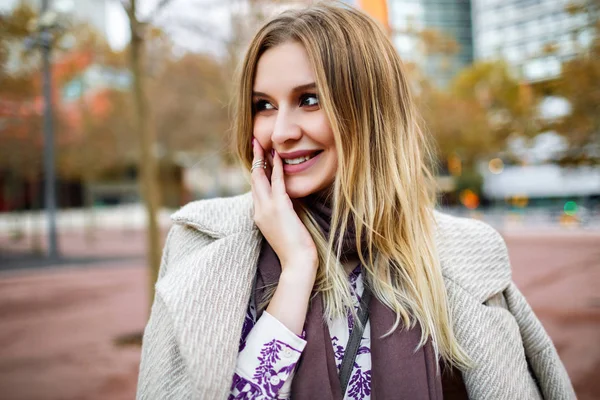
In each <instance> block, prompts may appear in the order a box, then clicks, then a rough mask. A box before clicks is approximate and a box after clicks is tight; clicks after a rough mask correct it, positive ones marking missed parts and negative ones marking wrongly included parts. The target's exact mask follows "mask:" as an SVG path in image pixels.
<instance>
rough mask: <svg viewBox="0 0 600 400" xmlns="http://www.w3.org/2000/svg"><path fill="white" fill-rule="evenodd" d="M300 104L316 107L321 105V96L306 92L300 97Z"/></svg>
mask: <svg viewBox="0 0 600 400" xmlns="http://www.w3.org/2000/svg"><path fill="white" fill-rule="evenodd" d="M300 105H301V106H305V107H316V106H318V105H319V98H318V97H317V95H316V94H305V95H303V96H302V97H301V98H300Z"/></svg>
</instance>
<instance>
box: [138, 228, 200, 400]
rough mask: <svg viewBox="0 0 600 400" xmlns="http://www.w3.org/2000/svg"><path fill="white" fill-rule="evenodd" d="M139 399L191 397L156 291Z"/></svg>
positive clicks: (145, 340)
mask: <svg viewBox="0 0 600 400" xmlns="http://www.w3.org/2000/svg"><path fill="white" fill-rule="evenodd" d="M175 229H176V228H172V229H171V231H170V232H169V235H168V237H167V240H166V244H165V248H164V250H163V256H162V260H161V265H160V271H159V275H158V276H159V279H160V278H161V277H163V276H164V275H165V274H166V272H167V269H168V256H169V255H168V251H169V239H170V238H171V236H172V235H173V232H174V230H175ZM136 398H137V399H138V400H142V399H143V400H169V399H173V400H175V399H177V400H185V399H191V398H192V390H191V383H190V381H189V377H188V374H187V373H186V367H185V364H184V361H183V358H182V357H181V354H180V352H179V345H178V343H177V341H176V339H175V332H174V330H173V323H172V321H171V317H170V314H169V313H168V311H167V308H166V305H165V304H164V302H163V300H162V299H161V298H160V296H159V294H158V293H156V294H155V297H154V303H153V304H152V310H151V312H150V318H149V320H148V324H147V325H146V329H145V330H144V338H143V341H142V354H141V361H140V371H139V377H138V387H137V396H136Z"/></svg>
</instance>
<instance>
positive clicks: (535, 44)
mask: <svg viewBox="0 0 600 400" xmlns="http://www.w3.org/2000/svg"><path fill="white" fill-rule="evenodd" d="M309 3H310V2H309V1H301V0H294V1H293V0H270V1H269V0H219V1H217V0H137V1H136V0H121V1H119V0H76V1H75V0H27V1H25V0H20V1H19V0H0V393H1V394H0V397H1V398H2V399H7V400H13V399H14V400H16V399H23V400H37V399H106V398H110V399H133V398H134V397H135V388H136V383H137V369H138V363H139V353H140V337H141V333H142V330H143V328H144V326H145V323H146V320H147V316H148V313H149V307H150V302H151V300H152V287H153V285H154V281H155V279H156V273H157V269H158V265H159V261H160V254H161V249H162V246H163V240H164V236H165V233H166V231H167V230H168V228H169V226H170V220H169V215H170V214H171V213H172V212H173V211H175V210H176V209H177V208H178V207H180V206H181V205H183V204H185V203H187V202H189V201H192V200H196V199H203V198H210V197H217V196H229V195H235V194H238V193H243V192H245V191H247V190H248V189H249V185H248V181H247V179H246V175H245V172H244V171H242V170H241V169H240V168H239V166H238V165H237V164H236V161H235V159H234V157H233V155H232V152H231V147H230V132H229V129H230V122H231V119H230V117H229V115H230V114H229V109H228V107H229V102H230V98H231V96H230V95H231V92H232V90H233V85H232V84H233V76H234V72H235V69H236V66H237V65H238V63H239V61H240V59H241V57H242V56H243V50H244V47H245V46H246V44H247V43H248V41H249V39H250V38H251V36H252V34H253V32H254V31H255V30H256V28H257V27H258V26H259V25H260V24H261V22H263V21H264V20H265V19H266V18H268V17H269V16H271V15H273V14H274V13H277V12H280V11H281V10H283V9H286V8H293V7H303V6H305V5H306V4H309ZM348 3H350V4H353V5H354V6H356V7H359V8H361V9H363V10H364V11H366V12H367V13H369V14H370V15H372V16H373V17H374V18H376V19H377V20H378V21H379V22H380V23H381V25H382V26H383V27H384V28H385V29H386V30H387V31H388V33H389V35H390V38H391V39H392V40H393V42H394V44H395V46H396V48H397V50H398V52H399V54H400V55H401V56H402V58H403V60H404V62H405V64H406V66H407V69H408V71H409V74H410V79H411V81H412V83H413V89H414V91H415V93H416V96H417V101H418V102H419V105H420V109H421V112H422V114H423V117H424V119H425V121H426V123H427V126H428V128H429V130H430V131H431V134H432V135H433V136H434V138H435V140H436V142H437V160H438V167H439V171H438V183H439V200H440V201H439V207H440V208H442V209H444V210H445V211H446V212H450V213H452V214H455V215H460V216H467V217H471V218H478V219H482V220H484V221H486V222H488V223H490V224H491V225H493V226H494V227H495V228H496V229H498V230H499V231H500V232H501V233H502V235H503V236H504V238H505V240H506V242H507V244H508V247H509V252H510V257H511V261H512V265H513V276H514V280H515V281H516V283H517V285H518V286H519V288H520V289H521V290H522V291H523V293H524V294H525V296H526V297H527V299H528V301H529V302H530V303H531V305H532V307H533V308H534V310H535V312H536V314H537V315H538V316H539V318H540V319H541V321H542V323H543V324H544V327H545V328H546V330H547V331H548V333H549V334H550V335H551V337H552V339H553V341H554V343H555V345H556V346H557V348H558V351H559V354H560V356H561V358H562V360H563V362H564V363H565V365H566V367H567V370H568V372H569V375H570V377H571V379H572V381H573V384H574V386H575V389H576V391H577V394H578V397H579V398H580V399H598V398H600V383H599V382H598V379H597V376H598V373H599V372H600V340H599V339H598V338H600V292H599V287H600V57H599V55H600V40H599V38H600V36H599V33H600V25H599V18H598V17H599V16H600V1H599V0H572V1H571V0H471V1H468V0H439V1H433V0H431V1H430V0H387V1H385V0H357V1H349V2H348Z"/></svg>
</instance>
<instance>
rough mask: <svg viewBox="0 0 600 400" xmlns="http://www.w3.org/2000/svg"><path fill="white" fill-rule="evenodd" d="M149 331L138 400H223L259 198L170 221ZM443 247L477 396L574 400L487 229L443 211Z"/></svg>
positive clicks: (193, 209) (211, 204)
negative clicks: (256, 200)
mask: <svg viewBox="0 0 600 400" xmlns="http://www.w3.org/2000/svg"><path fill="white" fill-rule="evenodd" d="M172 218H173V221H174V223H175V224H174V225H173V227H172V228H171V231H170V232H169V235H168V237H167V242H166V245H165V249H164V252H163V257H162V265H161V269H160V273H159V278H158V281H157V284H156V296H155V299H154V304H153V306H152V311H151V315H150V319H149V321H148V325H147V326H146V330H145V333H144V339H143V347H142V358H141V364H140V373H139V382H138V389H137V398H138V399H156V400H168V399H178V400H179V399H181V400H183V399H210V400H213V399H226V398H227V396H228V393H229V389H230V386H231V379H232V376H233V373H234V368H235V365H236V359H237V354H238V346H239V339H240V335H241V332H242V324H243V321H244V316H245V313H246V308H247V306H248V300H249V298H250V294H251V289H252V282H253V279H254V275H255V273H256V265H257V260H258V255H259V252H260V248H261V242H262V240H263V238H262V235H261V234H260V231H259V230H258V228H257V227H256V226H255V224H254V222H253V219H252V197H251V196H250V194H245V195H241V196H237V197H232V198H226V199H212V200H203V201H197V202H193V203H190V204H188V205H186V206H184V207H183V208H182V209H181V210H179V211H178V212H177V213H175V214H174V215H173V216H172ZM436 220H437V230H436V247H437V251H438V254H439V258H440V261H441V266H442V274H443V277H444V282H445V285H446V291H447V293H448V306H449V311H450V316H451V319H452V321H453V326H454V332H455V335H456V339H457V341H458V343H459V344H460V345H461V346H462V348H463V349H464V350H465V351H466V352H467V354H468V355H469V356H470V357H471V359H472V360H473V362H474V364H475V366H474V367H473V368H471V369H469V370H466V371H463V379H464V382H465V385H466V388H467V392H468V394H469V398H470V399H474V400H494V399H574V398H575V393H574V391H573V388H572V386H571V383H570V381H569V377H568V376H567V373H566V371H565V369H564V367H563V365H562V363H561V361H560V359H559V357H558V354H557V352H556V349H555V348H554V345H553V344H552V341H551V340H550V338H549V337H548V335H547V334H546V332H545V331H544V329H543V327H542V325H541V324H540V322H539V321H538V319H537V318H536V317H535V315H534V314H533V312H532V310H531V308H530V307H529V305H528V304H527V302H526V301H525V298H524V297H523V295H522V294H521V293H520V292H519V290H518V289H517V288H516V286H515V285H514V283H513V282H512V279H511V271H510V264H509V260H508V253H507V249H506V245H505V244H504V241H503V240H502V238H501V236H500V235H499V234H498V233H497V232H496V231H495V230H494V229H492V228H491V227H489V226H488V225H486V224H484V223H482V222H479V221H475V220H469V219H462V218H455V217H451V216H448V215H445V214H442V213H437V212H436Z"/></svg>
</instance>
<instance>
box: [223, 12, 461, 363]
mask: <svg viewBox="0 0 600 400" xmlns="http://www.w3.org/2000/svg"><path fill="white" fill-rule="evenodd" d="M286 42H298V43H300V44H302V45H303V46H304V48H305V49H306V51H307V53H308V56H309V59H310V62H311V65H312V67H313V69H314V72H315V75H316V84H317V87H318V92H319V101H320V105H321V107H322V108H323V110H324V111H325V113H326V115H327V117H328V119H329V123H330V125H331V128H332V131H333V134H334V138H335V143H336V148H337V149H336V150H337V155H338V160H339V161H338V169H337V173H336V177H335V181H334V184H333V188H332V206H333V218H332V222H331V235H330V237H328V238H324V237H322V234H321V231H320V230H319V228H318V226H317V224H316V222H315V221H314V220H313V219H312V217H311V215H310V213H309V212H308V210H306V209H304V208H301V209H300V210H299V216H300V218H301V220H302V221H303V222H304V224H305V225H306V227H307V228H308V230H309V232H310V234H311V235H312V237H313V239H314V241H315V244H316V246H317V250H318V254H319V268H318V272H317V280H316V285H315V287H316V290H317V291H320V292H321V293H322V295H323V299H324V304H325V311H324V312H325V317H327V318H335V317H339V316H341V315H347V314H346V313H347V312H348V311H349V310H351V312H352V311H353V310H354V307H352V304H353V303H352V294H351V291H350V287H349V284H348V277H347V274H346V272H345V270H344V268H343V267H342V265H341V263H340V262H339V254H340V250H341V246H340V245H341V243H340V241H338V240H336V238H338V237H341V236H342V235H339V233H340V232H344V231H345V230H346V228H347V227H348V224H349V223H354V224H355V230H356V237H357V243H356V245H357V249H358V252H359V254H364V256H362V255H361V256H360V257H361V261H362V263H363V266H364V268H365V282H366V284H368V285H369V287H370V288H371V289H372V291H373V294H374V295H375V296H376V297H377V298H378V299H379V301H381V302H382V303H383V304H385V305H386V306H388V307H389V308H390V309H391V310H393V311H394V312H395V314H396V321H395V323H394V325H393V326H391V327H390V331H389V332H388V334H389V333H391V332H393V331H394V330H395V329H397V328H398V326H399V324H400V322H402V323H403V325H404V326H410V327H412V326H414V324H415V323H416V322H418V323H419V324H420V326H421V329H422V337H421V343H420V345H421V346H422V345H423V344H424V343H425V342H426V341H427V340H428V339H429V338H431V340H432V344H433V347H434V349H435V351H436V353H437V354H438V356H440V357H442V358H443V359H444V360H445V361H446V362H448V363H450V364H452V365H454V366H457V367H459V368H467V367H468V366H470V360H469V357H468V356H467V355H466V354H465V352H464V351H463V350H462V349H461V347H460V346H459V345H458V343H457V342H456V338H455V336H454V332H453V329H452V322H451V320H450V315H449V312H448V309H447V295H446V290H445V287H444V281H443V278H442V272H441V267H440V262H439V259H438V257H437V252H436V248H435V243H434V228H435V226H434V225H435V220H434V216H433V209H434V203H435V184H434V182H435V181H434V177H433V175H432V173H431V169H430V167H429V166H428V165H431V160H432V159H433V158H432V152H431V148H430V145H429V142H430V138H429V137H428V135H427V134H426V132H425V131H424V128H423V127H422V122H421V119H420V117H419V114H418V112H417V109H416V107H415V102H414V100H413V95H412V94H411V90H410V85H409V83H408V81H407V78H406V72H405V67H404V65H403V63H402V61H401V59H400V57H399V56H398V54H397V53H396V50H395V49H394V47H393V45H392V43H391V41H390V40H389V38H388V37H387V35H386V33H385V32H384V31H383V29H382V28H381V27H380V26H379V25H378V24H377V23H376V22H375V21H373V20H372V19H371V18H370V17H368V16H367V15H365V14H363V13H362V12H360V11H358V10H356V9H353V8H352V7H349V6H345V5H339V4H333V5H332V4H331V3H329V4H328V3H322V4H316V5H311V6H309V7H307V8H304V9H296V10H289V11H285V12H283V13H282V14H280V15H278V16H277V17H275V18H274V19H272V20H270V21H269V22H267V23H266V24H265V25H264V26H263V27H262V28H261V29H260V30H259V31H258V33H257V34H256V35H255V37H254V38H253V40H252V41H251V43H250V45H249V48H248V50H247V52H246V55H245V58H244V60H243V62H242V64H241V66H240V70H239V81H238V84H239V86H238V88H237V91H236V99H235V102H234V126H233V130H234V141H235V147H236V151H237V154H238V157H239V158H240V160H241V162H242V163H243V164H244V166H245V167H247V168H250V165H251V163H252V149H251V147H250V146H249V145H248V143H250V141H251V138H252V132H253V114H252V88H253V84H254V78H255V73H256V65H257V63H258V60H259V58H260V57H261V55H262V54H263V53H264V52H265V51H267V50H268V49H270V48H273V47H275V46H277V45H280V44H282V43H286ZM351 221H353V222H351ZM360 238H365V239H366V241H365V243H366V248H364V247H365V246H364V245H362V244H361V243H360Z"/></svg>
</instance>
